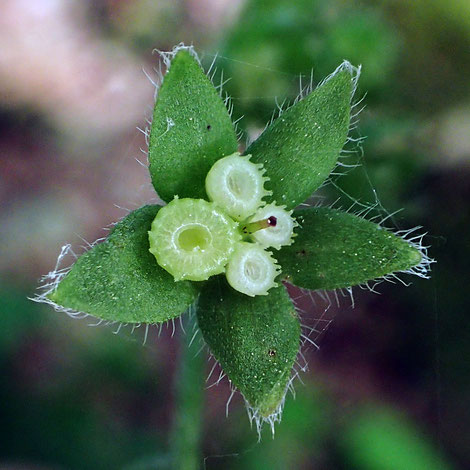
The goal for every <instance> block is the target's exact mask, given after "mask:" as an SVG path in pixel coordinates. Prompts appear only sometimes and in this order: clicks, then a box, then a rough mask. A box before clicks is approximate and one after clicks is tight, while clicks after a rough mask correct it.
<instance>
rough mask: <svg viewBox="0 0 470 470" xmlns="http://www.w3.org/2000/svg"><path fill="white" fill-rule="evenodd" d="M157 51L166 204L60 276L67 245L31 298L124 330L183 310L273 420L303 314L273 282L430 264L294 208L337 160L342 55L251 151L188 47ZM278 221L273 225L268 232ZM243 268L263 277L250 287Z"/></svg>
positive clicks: (345, 118) (154, 142) (255, 412)
mask: <svg viewBox="0 0 470 470" xmlns="http://www.w3.org/2000/svg"><path fill="white" fill-rule="evenodd" d="M163 59H164V61H165V63H166V65H167V72H166V75H165V77H164V79H163V82H162V84H161V86H160V89H159V92H158V96H157V99H156V104H155V110H154V115H153V122H152V126H151V131H150V136H149V154H148V158H149V163H150V166H149V170H150V174H151V178H152V183H153V185H154V187H155V189H156V190H157V191H158V194H159V195H160V197H161V198H162V199H163V200H164V201H166V202H167V203H168V205H166V206H158V205H148V206H144V207H142V208H140V209H138V210H136V211H133V212H131V213H130V214H128V215H127V216H126V217H125V218H124V219H123V220H121V221H120V222H118V223H117V224H116V225H115V226H114V227H113V229H112V231H111V233H110V234H109V236H108V237H107V239H106V240H105V241H103V242H102V243H98V244H96V245H95V246H93V247H92V248H91V249H90V250H89V251H88V252H86V253H84V254H83V255H82V256H80V257H79V258H78V259H77V261H76V262H75V264H74V265H73V266H72V267H71V268H70V269H62V270H61V269H59V266H60V261H61V257H62V256H63V255H64V254H65V252H66V251H67V250H68V247H65V248H64V249H63V253H62V254H61V257H60V258H59V262H58V264H57V267H56V269H55V270H54V271H53V272H51V273H49V275H48V276H46V280H47V282H46V283H45V285H44V290H43V292H42V293H41V295H39V296H38V299H37V300H39V301H42V302H46V303H49V304H51V305H52V306H54V307H55V308H56V309H57V310H59V311H64V312H66V313H69V314H72V315H75V314H77V313H78V312H84V313H86V314H89V315H93V316H95V317H98V318H100V319H102V320H104V321H106V322H111V323H113V322H122V323H126V324H128V323H131V324H135V323H149V324H158V323H162V322H166V321H168V320H172V319H174V318H177V317H179V316H180V315H182V314H183V313H184V312H185V311H187V310H188V309H189V308H190V307H192V310H194V311H195V315H196V318H197V327H198V328H199V329H200V331H201V332H202V335H203V337H204V340H205V341H206V343H207V345H208V346H209V348H210V350H211V352H212V354H213V355H214V356H215V358H216V359H217V360H218V361H219V362H220V364H221V365H222V368H223V369H224V371H225V373H226V374H227V375H228V377H229V380H230V381H231V383H232V384H233V385H234V386H235V387H237V388H238V389H239V390H240V392H241V393H242V394H243V396H244V398H245V400H246V402H247V406H248V410H249V416H250V418H251V419H252V420H255V421H256V423H257V427H258V430H259V429H260V428H261V425H262V424H263V423H264V422H268V423H270V424H271V426H273V425H274V422H275V421H278V420H279V419H280V415H281V412H282V408H283V404H284V399H285V395H286V392H287V390H288V388H289V386H290V384H291V381H292V379H293V374H292V371H293V367H294V363H295V360H296V357H297V354H298V353H299V348H300V344H301V325H300V321H299V317H298V314H297V312H296V310H295V308H294V305H293V303H292V301H291V299H290V298H289V295H288V294H287V291H286V289H285V286H284V285H283V284H282V282H290V283H292V284H294V285H296V286H299V287H301V288H305V289H312V290H334V289H347V290H350V289H351V287H352V286H355V285H361V284H366V283H367V282H369V281H371V280H374V279H378V278H384V277H385V278H387V277H388V276H395V274H394V273H396V272H404V273H410V274H416V275H419V276H421V277H426V276H427V273H428V270H429V264H430V263H431V260H430V259H429V258H428V257H427V255H426V249H425V248H424V247H422V246H421V243H420V241H421V238H420V237H417V238H409V239H405V238H406V236H407V235H408V234H409V233H411V232H412V231H408V232H404V233H397V234H394V233H392V232H391V231H390V230H387V229H385V228H384V227H382V226H381V225H379V224H375V223H373V222H371V221H368V220H365V219H364V218H361V217H360V216H358V215H354V214H352V213H347V212H343V211H340V210H336V209H333V208H330V207H306V208H301V209H296V207H297V206H298V205H299V204H301V203H303V202H304V201H305V200H306V199H307V198H308V197H309V196H310V195H311V194H312V193H313V192H314V191H315V190H316V189H317V188H319V187H320V186H321V185H322V184H323V183H324V182H325V180H327V178H328V176H329V175H330V173H331V172H332V170H333V169H334V168H335V166H336V165H341V164H342V161H341V158H340V157H341V151H342V148H343V146H344V145H345V143H346V142H347V141H348V140H349V139H350V138H349V137H348V134H349V130H350V121H351V114H352V111H351V110H352V108H353V107H354V104H353V103H352V100H353V97H354V93H355V90H356V86H357V80H358V78H359V74H360V69H359V68H355V67H353V66H352V65H351V64H349V63H348V62H344V63H343V64H341V65H340V66H339V67H338V68H337V69H336V70H335V71H334V72H333V73H332V74H331V75H330V76H329V77H327V78H326V79H325V80H324V81H323V82H321V83H320V84H319V85H318V86H317V87H316V88H315V89H313V86H312V84H310V85H309V86H307V87H306V89H305V90H304V91H303V93H302V94H301V95H300V96H299V97H298V99H297V100H296V101H295V103H294V104H293V105H292V106H291V107H289V108H287V109H285V110H283V111H280V112H279V116H278V117H277V119H275V120H273V121H272V122H271V123H270V124H269V125H268V126H267V128H266V129H265V131H264V132H263V133H262V134H261V136H260V137H259V138H258V139H257V140H255V141H254V142H253V143H252V144H251V145H250V146H249V147H248V148H247V150H246V152H245V154H246V155H247V156H248V155H250V157H249V158H248V157H247V156H245V157H242V156H240V155H238V154H237V153H236V152H237V151H238V143H237V138H236V132H235V129H234V126H233V124H232V122H231V119H230V113H229V111H228V110H227V106H226V105H227V102H226V103H224V101H223V100H222V98H221V96H220V94H219V92H218V90H217V89H216V88H215V87H214V86H213V84H212V83H211V81H210V79H209V78H208V77H207V76H206V74H205V73H204V72H203V70H202V68H201V66H200V64H199V61H198V58H197V56H196V53H195V52H194V50H193V49H192V48H191V47H185V46H182V45H180V46H178V47H176V48H175V49H174V50H173V51H172V52H171V53H165V54H163ZM223 158H228V159H230V160H224V161H228V162H229V164H228V167H227V168H229V169H230V171H231V169H233V168H235V170H236V171H235V173H234V174H231V176H230V178H233V181H232V180H231V181H232V182H231V183H230V184H232V185H233V186H234V187H235V188H236V190H234V191H233V192H234V193H237V194H238V196H239V197H240V198H241V199H242V202H243V204H241V206H240V207H242V208H244V207H245V208H246V207H248V208H249V209H248V210H247V212H240V207H238V206H236V205H231V203H230V201H228V200H227V198H226V196H227V194H225V193H223V191H222V194H221V192H220V191H221V190H222V189H223V188H222V186H223V184H222V183H223V182H224V181H225V180H224V179H223V178H224V175H225V174H226V173H224V172H225V169H224V168H222V169H220V168H219V166H220V165H221V162H222V159H223ZM241 162H244V163H243V164H242V163H241ZM245 164H247V165H248V167H247V169H246V172H245V173H243V171H241V169H240V168H242V166H243V165H245ZM233 165H234V166H233ZM240 165H241V166H240ZM249 165H253V166H252V167H249ZM243 168H245V167H244V166H243ZM239 170H240V171H239ZM227 171H228V170H227ZM208 175H211V176H210V177H208ZM219 180H220V185H218V184H217V182H218V181H219ZM224 184H225V183H224ZM227 184H228V183H227ZM265 185H266V188H265V187H264V186H265ZM229 186H230V185H229ZM253 188H255V189H256V191H254V190H253ZM232 189H233V188H232ZM207 194H209V196H210V198H211V199H212V202H209V201H207V199H208V197H207ZM249 194H252V197H253V200H254V201H255V202H254V203H253V205H252V206H250V204H249V203H248V202H247V201H248V199H250V198H249V197H248V195H249ZM250 197H251V196H250ZM244 198H245V199H246V200H245V199H244ZM250 200H251V199H250ZM280 204H281V205H282V206H280ZM273 220H275V221H276V222H277V220H280V221H282V223H281V224H280V226H281V227H282V229H279V227H278V231H279V230H280V232H279V233H278V235H276V236H274V235H273V234H275V231H274V228H273V224H272V221H273ZM275 225H277V223H276V224H274V226H275ZM182 227H184V230H185V231H184V232H181V228H182ZM293 231H295V235H296V236H295V238H294V237H293V233H292V232H293ZM149 234H150V241H149ZM176 234H178V235H176ZM176 236H178V237H180V238H178V239H177V241H176V242H175V237H176ZM269 246H271V247H272V248H274V249H275V250H276V252H275V254H274V253H271V252H268V251H266V250H267V248H268V247H269ZM263 253H265V255H263ZM250 257H251V258H250ZM247 259H248V260H249V263H248V262H247ZM274 259H275V260H277V263H278V265H279V266H280V268H278V267H277V264H276V262H275V260H274ZM243 263H244V264H243ZM253 273H254V274H253ZM224 274H226V277H227V280H228V282H227V280H226V279H225V276H224ZM244 276H245V277H247V278H249V279H248V281H250V282H251V281H252V280H253V279H254V278H256V279H258V280H261V281H263V282H264V281H266V280H267V281H269V282H266V283H263V282H261V284H262V286H261V288H259V289H257V286H255V287H256V289H255V288H253V285H251V284H250V285H248V284H249V282H248V281H247V280H246V279H245V277H244ZM274 278H277V280H278V282H280V281H282V282H280V283H275V282H274ZM247 282H248V283H247ZM247 285H248V287H247ZM247 294H248V295H247Z"/></svg>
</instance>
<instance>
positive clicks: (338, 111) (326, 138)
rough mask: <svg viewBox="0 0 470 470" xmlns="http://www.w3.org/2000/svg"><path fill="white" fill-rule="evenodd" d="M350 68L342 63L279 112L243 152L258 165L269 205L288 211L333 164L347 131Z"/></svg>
mask: <svg viewBox="0 0 470 470" xmlns="http://www.w3.org/2000/svg"><path fill="white" fill-rule="evenodd" d="M355 70H356V69H354V68H353V67H352V66H351V65H350V64H349V63H345V64H343V66H341V67H340V68H339V69H338V71H337V72H336V73H335V74H333V75H332V76H331V77H330V78H329V79H328V80H326V81H325V83H324V84H323V85H321V86H319V87H318V88H316V89H315V90H314V91H313V92H312V93H310V94H309V95H308V96H307V97H305V98H304V99H302V100H301V101H299V102H298V103H296V104H295V105H294V106H292V107H291V108H289V109H288V110H286V111H284V112H283V113H282V114H281V116H280V117H278V118H277V119H276V120H275V121H274V122H273V123H272V124H271V125H270V126H269V127H268V128H267V129H266V130H265V131H264V132H263V133H262V134H261V136H260V137H259V138H258V139H257V140H255V141H254V142H253V143H252V144H251V145H250V146H249V147H248V149H247V150H246V154H252V155H253V159H252V161H254V162H258V163H263V165H264V166H265V168H266V170H267V175H268V176H269V178H270V182H269V183H268V184H267V185H266V187H267V188H268V189H271V190H272V191H273V195H272V196H271V198H270V199H269V200H270V201H276V202H277V203H278V204H285V205H286V206H287V208H288V209H293V208H294V207H296V206H298V205H299V204H300V203H302V202H304V201H305V199H307V198H308V197H309V196H310V195H311V194H312V193H313V192H314V191H315V190H316V189H317V188H318V187H319V186H320V185H321V184H322V183H323V182H324V181H325V179H326V178H327V177H328V175H329V174H330V173H331V171H332V170H333V168H334V167H335V165H336V161H337V159H338V157H339V154H340V152H341V149H342V148H343V145H344V144H345V142H346V139H347V136H348V131H349V120H350V111H351V96H352V94H353V90H354V86H355V81H356V80H357V77H356V78H354V76H353V73H354V71H355Z"/></svg>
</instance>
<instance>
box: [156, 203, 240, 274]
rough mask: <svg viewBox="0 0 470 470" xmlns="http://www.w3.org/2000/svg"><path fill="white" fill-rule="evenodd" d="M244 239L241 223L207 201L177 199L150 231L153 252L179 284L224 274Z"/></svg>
mask: <svg viewBox="0 0 470 470" xmlns="http://www.w3.org/2000/svg"><path fill="white" fill-rule="evenodd" d="M240 238H241V236H240V234H239V232H238V229H237V223H236V222H234V221H233V220H232V219H231V218H230V217H228V216H227V215H226V214H225V212H224V211H223V210H221V209H220V208H219V207H218V206H217V205H216V204H214V203H212V202H207V201H204V200H203V199H178V198H175V199H173V201H171V202H170V203H169V204H168V205H167V206H164V207H162V208H161V209H160V210H159V212H158V214H157V216H156V217H155V219H154V220H153V222H152V227H151V230H150V231H149V241H150V252H151V253H152V254H153V255H154V256H155V258H156V259H157V262H158V264H159V265H160V266H161V267H162V268H164V269H165V270H166V271H168V272H169V273H170V274H171V275H172V276H173V277H174V278H175V281H180V280H183V279H187V280H191V281H204V280H206V279H209V277H210V276H213V275H215V274H220V273H223V272H224V270H225V265H226V264H227V262H228V259H229V257H230V255H231V254H232V252H233V251H234V248H235V244H236V242H237V241H238V240H240Z"/></svg>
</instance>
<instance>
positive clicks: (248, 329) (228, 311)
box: [197, 276, 300, 417]
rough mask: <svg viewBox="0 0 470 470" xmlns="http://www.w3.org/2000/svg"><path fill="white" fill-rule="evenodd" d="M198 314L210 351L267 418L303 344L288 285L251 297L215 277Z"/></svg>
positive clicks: (280, 393)
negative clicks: (263, 294)
mask: <svg viewBox="0 0 470 470" xmlns="http://www.w3.org/2000/svg"><path fill="white" fill-rule="evenodd" d="M197 315H198V324H199V328H200V329H201V331H202V334H203V336H204V339H205V341H206V343H207V344H208V345H209V347H210V349H211V351H212V354H213V355H214V356H215V358H216V359H217V360H218V361H219V362H220V364H221V365H222V368H223V369H224V371H225V373H226V374H227V375H228V377H229V378H230V380H231V381H232V382H233V384H234V385H236V386H237V387H238V389H239V390H240V391H241V392H242V393H243V395H244V397H245V399H246V400H247V401H248V403H249V404H250V406H251V407H253V408H254V409H255V410H258V412H259V413H260V415H261V416H263V417H268V416H269V415H271V414H272V413H274V412H275V411H276V410H277V408H278V406H279V404H280V403H281V402H282V399H283V398H284V395H285V392H286V387H287V384H288V381H289V379H290V376H291V370H292V367H293V364H294V361H295V358H296V355H297V353H298V350H299V346H300V324H299V319H298V317H297V313H296V311H295V309H294V307H293V305H292V302H291V301H290V298H289V296H288V294H287V292H286V290H285V288H284V286H279V287H277V288H274V289H271V290H270V292H269V294H268V295H266V296H256V297H248V296H247V295H244V294H241V293H240V292H237V291H235V290H234V289H232V288H231V287H230V286H229V285H228V284H227V282H226V281H225V279H224V278H222V277H220V276H219V277H216V278H212V279H210V280H209V281H208V282H207V283H206V285H205V286H204V288H203V290H202V291H201V297H200V301H199V304H198V311H197Z"/></svg>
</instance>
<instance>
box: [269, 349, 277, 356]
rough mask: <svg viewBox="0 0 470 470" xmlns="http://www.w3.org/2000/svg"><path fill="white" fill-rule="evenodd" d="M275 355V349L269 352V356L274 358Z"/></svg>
mask: <svg viewBox="0 0 470 470" xmlns="http://www.w3.org/2000/svg"><path fill="white" fill-rule="evenodd" d="M275 355H276V350H275V349H270V350H269V351H268V356H270V357H274V356H275Z"/></svg>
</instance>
